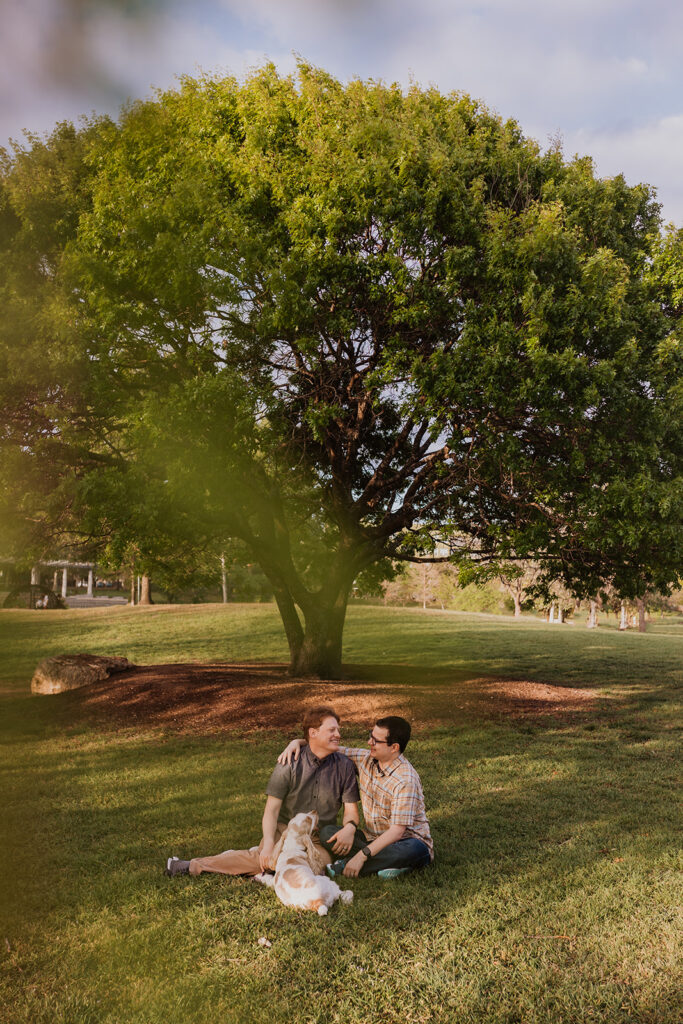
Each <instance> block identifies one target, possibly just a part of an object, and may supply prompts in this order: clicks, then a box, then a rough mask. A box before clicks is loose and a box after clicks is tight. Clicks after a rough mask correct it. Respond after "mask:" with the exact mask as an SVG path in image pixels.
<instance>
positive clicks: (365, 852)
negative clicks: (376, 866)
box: [360, 846, 372, 860]
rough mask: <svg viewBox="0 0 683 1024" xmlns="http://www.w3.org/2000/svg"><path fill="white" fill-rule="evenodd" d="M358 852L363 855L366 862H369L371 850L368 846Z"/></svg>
mask: <svg viewBox="0 0 683 1024" xmlns="http://www.w3.org/2000/svg"><path fill="white" fill-rule="evenodd" d="M360 852H361V853H362V854H363V856H364V857H365V859H366V860H370V858H371V857H372V850H371V849H370V847H369V846H364V847H363V848H362V849H361V851H360Z"/></svg>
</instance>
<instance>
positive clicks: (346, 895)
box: [339, 889, 353, 903]
mask: <svg viewBox="0 0 683 1024" xmlns="http://www.w3.org/2000/svg"><path fill="white" fill-rule="evenodd" d="M339 899H340V900H341V901H342V903H353V890H352V889H345V890H344V892H343V893H342V894H341V896H340V897H339Z"/></svg>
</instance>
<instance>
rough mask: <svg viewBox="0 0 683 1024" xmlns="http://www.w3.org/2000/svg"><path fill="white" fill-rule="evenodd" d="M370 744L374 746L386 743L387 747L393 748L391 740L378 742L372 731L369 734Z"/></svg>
mask: <svg viewBox="0 0 683 1024" xmlns="http://www.w3.org/2000/svg"><path fill="white" fill-rule="evenodd" d="M368 743H372V744H373V746H374V745H375V744H377V743H386V744H387V746H391V744H390V743H389V740H378V739H377V737H376V736H374V735H373V732H372V729H371V730H370V732H369V733H368Z"/></svg>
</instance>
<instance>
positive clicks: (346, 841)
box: [328, 821, 356, 857]
mask: <svg viewBox="0 0 683 1024" xmlns="http://www.w3.org/2000/svg"><path fill="white" fill-rule="evenodd" d="M355 835H356V826H355V825H354V823H353V822H352V821H347V823H346V825H342V827H341V828H340V829H339V831H338V832H335V833H334V835H333V836H330V838H329V840H328V842H329V844H330V846H331V847H332V849H333V850H334V852H335V853H336V854H338V855H339V856H340V857H343V856H344V854H345V853H348V852H349V850H350V849H351V847H352V846H353V840H354V837H355Z"/></svg>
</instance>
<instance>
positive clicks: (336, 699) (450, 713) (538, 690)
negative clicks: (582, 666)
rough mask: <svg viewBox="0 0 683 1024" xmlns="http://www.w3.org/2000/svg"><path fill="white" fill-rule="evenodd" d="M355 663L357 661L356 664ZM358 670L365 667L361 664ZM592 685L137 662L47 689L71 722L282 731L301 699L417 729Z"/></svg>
mask: <svg viewBox="0 0 683 1024" xmlns="http://www.w3.org/2000/svg"><path fill="white" fill-rule="evenodd" d="M359 668H360V667H359ZM363 669H364V672H365V671H367V669H366V667H365V666H364V667H363ZM597 698H598V694H596V693H595V692H594V691H592V690H579V689H571V688H568V687H562V686H550V685H548V684H545V683H533V682H528V681H520V680H505V679H491V678H478V679H463V678H462V677H460V678H458V677H457V676H455V675H454V676H453V678H452V679H449V677H448V673H445V672H443V671H440V672H439V675H438V677H436V678H435V679H434V680H433V681H432V682H431V683H430V682H429V681H425V680H424V678H423V679H421V680H420V683H413V684H410V683H405V682H403V681H400V682H388V681H382V682H376V681H371V680H363V679H347V680H344V681H336V680H335V681H321V680H318V679H296V678H292V677H291V676H289V675H287V669H286V666H285V665H234V664H211V665H202V664H181V665H177V664H174V665H147V666H142V667H138V668H135V669H133V670H131V671H128V672H123V673H121V674H120V675H118V676H116V677H114V678H111V679H108V680H105V681H103V682H100V683H93V684H92V685H90V686H88V687H84V688H83V689H81V690H73V691H71V692H70V693H64V694H60V695H58V696H54V697H51V698H50V700H53V701H55V702H60V704H61V710H63V711H64V713H65V714H66V715H68V717H69V719H70V720H71V721H78V720H82V719H86V720H88V721H90V722H92V723H93V724H97V725H100V726H105V727H111V726H112V725H113V726H114V727H131V726H134V727H137V728H163V729H170V730H172V731H174V732H183V733H212V732H223V731H225V730H236V731H239V732H241V733H250V732H254V731H257V730H262V729H279V730H281V731H283V732H287V733H289V732H291V731H292V730H296V729H297V728H299V727H300V722H301V718H302V714H303V710H304V708H306V707H307V706H310V705H311V704H318V703H321V704H323V703H324V704H331V705H332V706H333V707H334V708H335V709H336V710H337V712H338V714H339V715H340V716H341V719H342V722H343V724H344V725H345V726H347V727H349V728H350V729H352V730H354V729H365V728H367V727H368V726H369V725H371V724H372V722H373V721H375V720H376V719H377V718H378V717H381V716H382V715H387V714H396V715H403V716H405V717H406V718H408V719H409V720H410V721H412V722H413V723H414V724H415V725H416V727H418V729H419V728H420V727H423V728H431V727H434V726H437V725H442V726H443V725H445V726H447V725H453V724H456V723H464V722H467V721H471V720H473V719H479V718H486V719H491V718H507V719H509V718H515V719H549V718H550V719H557V718H566V717H567V716H572V717H573V716H574V715H576V714H582V713H584V714H585V713H586V712H588V711H590V710H592V709H593V707H594V706H595V703H596V700H597Z"/></svg>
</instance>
